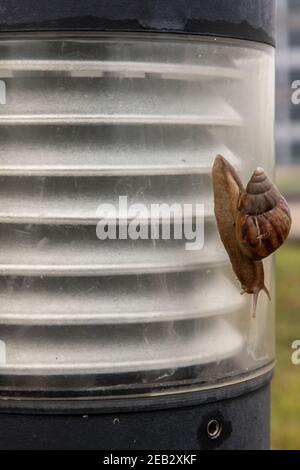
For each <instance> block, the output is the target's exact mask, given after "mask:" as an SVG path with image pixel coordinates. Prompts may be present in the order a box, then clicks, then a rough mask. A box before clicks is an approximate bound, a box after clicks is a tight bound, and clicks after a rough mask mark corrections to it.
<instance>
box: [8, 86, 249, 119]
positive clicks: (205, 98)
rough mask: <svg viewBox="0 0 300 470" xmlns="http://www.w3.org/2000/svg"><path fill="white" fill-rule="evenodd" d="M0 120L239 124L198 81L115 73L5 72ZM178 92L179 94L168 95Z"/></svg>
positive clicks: (220, 100) (233, 113) (236, 116)
mask: <svg viewBox="0 0 300 470" xmlns="http://www.w3.org/2000/svg"><path fill="white" fill-rule="evenodd" d="M6 96H7V104H6V106H5V107H1V108H0V124H44V125H49V124H64V125H69V124H97V123H104V124H106V123H107V124H108V123H114V124H128V123H131V124H142V123H145V124H186V125H195V124H199V125H229V126H239V125H241V123H242V119H241V117H240V115H239V114H238V113H237V112H236V111H235V110H234V109H233V108H232V107H231V106H230V105H229V104H228V103H227V102H226V101H225V100H224V99H223V98H222V97H220V96H218V95H215V93H214V91H213V90H211V89H210V88H209V87H207V86H205V85H203V84H202V83H200V84H199V83H197V82H196V83H185V82H182V81H177V80H158V79H154V78H145V80H136V81H135V80H134V79H123V80H122V81H121V82H120V80H119V79H117V78H104V77H103V78H85V77H83V78H77V77H75V78H72V79H70V77H69V78H54V77H52V78H47V77H43V78H32V77H31V78H28V77H24V78H15V79H13V78H8V79H6ZM176 96H180V97H181V99H180V100H176V99H174V98H175V97H176Z"/></svg>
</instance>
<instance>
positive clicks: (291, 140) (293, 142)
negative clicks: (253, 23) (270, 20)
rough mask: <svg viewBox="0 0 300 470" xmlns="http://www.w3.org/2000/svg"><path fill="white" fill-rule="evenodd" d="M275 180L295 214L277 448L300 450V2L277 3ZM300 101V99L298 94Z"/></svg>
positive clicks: (283, 268) (280, 345)
mask: <svg viewBox="0 0 300 470" xmlns="http://www.w3.org/2000/svg"><path fill="white" fill-rule="evenodd" d="M276 68H277V70H276V80H277V82H276V108H277V109H276V160H277V169H276V181H277V185H278V187H279V188H280V190H281V192H282V194H283V195H284V196H285V197H286V199H287V200H288V202H289V205H290V207H291V210H292V217H293V227H292V233H291V236H290V239H289V241H288V242H287V243H286V244H285V245H284V247H283V248H281V249H280V250H279V252H278V254H277V255H276V275H277V289H276V292H277V318H276V328H277V366H276V373H275V378H274V381H273V385H272V448H273V449H285V450H287V449H298V450H299V449H300V432H299V431H300V365H299V366H295V365H293V364H292V362H291V354H292V352H293V350H292V348H291V344H292V342H293V341H294V340H296V339H299V340H300V104H298V105H295V104H293V103H292V100H291V97H292V93H293V91H294V90H293V89H292V83H293V81H294V80H300V0H278V1H277V59H276ZM299 96H300V95H299Z"/></svg>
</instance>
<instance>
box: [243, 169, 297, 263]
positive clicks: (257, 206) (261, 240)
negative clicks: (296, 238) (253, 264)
mask: <svg viewBox="0 0 300 470" xmlns="http://www.w3.org/2000/svg"><path fill="white" fill-rule="evenodd" d="M235 226H236V238H237V241H238V243H239V245H240V247H241V250H242V251H243V253H244V254H245V255H246V256H248V257H249V258H252V259H254V260H261V259H263V258H266V257H267V256H269V255H270V254H271V253H273V252H274V251H275V250H277V248H279V247H280V246H281V245H282V243H283V242H284V241H285V240H286V238H287V236H288V234H289V232H290V228H291V214H290V210H289V208H288V205H287V202H286V200H285V199H284V197H283V196H282V195H281V194H280V192H279V191H278V189H277V188H276V186H275V185H274V184H273V183H272V182H271V180H270V179H269V178H268V176H267V175H266V173H265V172H264V170H263V169H262V168H257V169H256V170H255V171H254V173H253V175H252V177H251V179H250V181H249V183H248V185H247V187H246V189H245V191H243V192H242V194H241V196H240V199H239V203H238V213H237V217H236V222H235Z"/></svg>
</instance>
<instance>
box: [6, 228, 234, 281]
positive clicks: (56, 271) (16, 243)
mask: <svg viewBox="0 0 300 470" xmlns="http://www.w3.org/2000/svg"><path fill="white" fill-rule="evenodd" d="M207 235H208V240H207V242H206V244H205V246H204V247H203V249H202V250H197V251H193V250H186V249H185V244H186V240H184V239H183V240H174V239H170V240H162V239H161V240H152V239H149V240H142V239H138V240H131V239H130V238H129V239H127V240H119V239H116V240H110V239H107V240H99V239H98V238H97V236H96V229H95V227H93V226H91V227H82V226H81V227H72V226H71V227H66V226H30V225H25V226H19V225H17V226H15V225H2V226H1V225H0V274H5V275H7V274H11V275H14V276H19V275H21V276H22V275H24V274H26V275H29V276H43V275H47V276H59V275H61V276H93V275H98V276H103V275H109V274H112V275H118V274H135V273H136V274H143V273H163V272H173V271H189V270H195V269H198V268H199V267H202V268H207V267H209V266H211V265H220V266H222V265H224V263H225V264H226V263H228V261H227V256H226V253H225V250H224V249H223V246H222V245H221V242H219V240H218V238H217V237H216V235H215V234H213V227H207ZM209 235H210V236H209Z"/></svg>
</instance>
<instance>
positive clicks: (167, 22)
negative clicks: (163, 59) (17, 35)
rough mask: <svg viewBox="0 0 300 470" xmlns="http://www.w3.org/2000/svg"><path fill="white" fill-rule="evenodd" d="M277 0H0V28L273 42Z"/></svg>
mask: <svg viewBox="0 0 300 470" xmlns="http://www.w3.org/2000/svg"><path fill="white" fill-rule="evenodd" d="M274 23H275V0H51V1H50V0H0V32H25V31H27V32H28V31H44V32H47V31H92V32H96V31H111V32H117V31H127V32H168V33H185V34H200V35H209V36H221V37H230V38H236V39H246V40H251V41H257V42H262V43H266V44H270V45H274V44H275V31H274Z"/></svg>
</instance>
